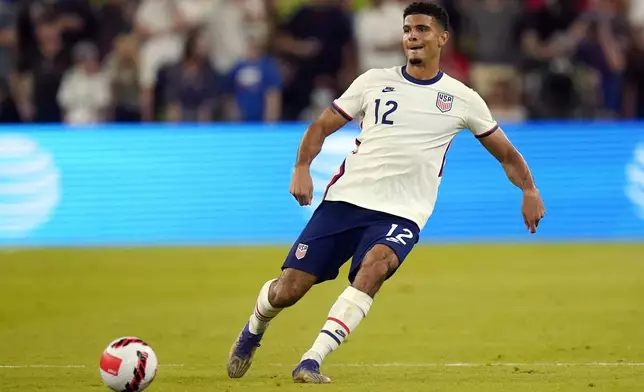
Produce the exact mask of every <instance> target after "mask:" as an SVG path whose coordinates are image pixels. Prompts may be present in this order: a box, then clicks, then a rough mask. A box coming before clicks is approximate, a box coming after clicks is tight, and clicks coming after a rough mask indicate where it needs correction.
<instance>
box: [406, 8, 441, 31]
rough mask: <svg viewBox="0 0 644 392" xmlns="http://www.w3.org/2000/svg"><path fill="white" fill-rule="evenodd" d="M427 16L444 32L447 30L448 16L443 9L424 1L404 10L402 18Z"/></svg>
mask: <svg viewBox="0 0 644 392" xmlns="http://www.w3.org/2000/svg"><path fill="white" fill-rule="evenodd" d="M419 14H422V15H428V16H431V17H433V18H434V19H435V20H436V21H437V22H438V23H439V24H440V25H441V26H442V27H443V29H445V30H449V15H448V14H447V11H445V9H444V8H443V7H441V6H439V5H437V4H434V3H429V2H426V1H416V2H413V3H411V4H409V5H408V6H407V8H405V12H404V13H403V18H406V17H407V16H408V15H419Z"/></svg>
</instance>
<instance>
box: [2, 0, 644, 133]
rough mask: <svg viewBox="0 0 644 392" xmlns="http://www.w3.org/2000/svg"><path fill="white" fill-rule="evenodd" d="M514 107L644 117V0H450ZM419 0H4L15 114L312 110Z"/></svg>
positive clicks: (147, 116)
mask: <svg viewBox="0 0 644 392" xmlns="http://www.w3.org/2000/svg"><path fill="white" fill-rule="evenodd" d="M437 2H439V3H441V4H442V5H443V6H444V7H446V8H447V10H448V12H449V13H450V16H451V23H452V40H451V42H450V44H449V46H448V47H447V48H446V49H445V50H444V53H443V59H442V68H443V70H444V71H445V72H447V73H448V74H450V75H452V76H453V77H455V78H457V79H459V80H461V81H463V82H465V83H466V84H468V85H470V86H471V87H473V88H475V89H476V90H477V91H478V92H479V93H480V94H481V95H482V96H483V97H484V98H485V99H486V101H487V102H488V104H489V105H490V107H491V109H492V111H493V112H494V115H495V116H496V117H497V118H498V119H499V120H505V121H512V120H516V121H521V120H525V119H535V118H606V117H608V118H643V117H644V0H630V1H629V0H442V1H437ZM407 3H409V0H309V1H305V0H0V122H4V123H14V122H53V123H57V122H66V123H70V124H87V123H100V122H106V121H117V122H138V121H181V122H193V121H245V122H257V121H264V122H273V121H279V120H286V121H289V120H305V121H307V120H311V119H312V118H314V117H315V116H316V115H317V114H318V113H319V112H320V111H321V110H323V109H324V108H326V107H328V106H329V104H330V103H331V101H332V99H334V97H336V96H337V95H338V94H339V93H341V92H342V91H343V90H344V89H345V88H346V87H347V86H348V84H349V83H351V81H352V80H353V79H354V78H355V77H356V76H357V75H358V74H359V73H361V72H363V71H365V70H367V69H369V68H374V67H391V66H395V65H400V64H403V63H404V56H403V54H402V52H401V48H400V41H401V34H402V27H401V26H402V9H403V8H404V6H405V5H406V4H407Z"/></svg>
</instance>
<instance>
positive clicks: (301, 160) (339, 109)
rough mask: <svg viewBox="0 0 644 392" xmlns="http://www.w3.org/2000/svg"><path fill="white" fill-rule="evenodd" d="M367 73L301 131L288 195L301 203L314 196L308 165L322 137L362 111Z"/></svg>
mask: <svg viewBox="0 0 644 392" xmlns="http://www.w3.org/2000/svg"><path fill="white" fill-rule="evenodd" d="M368 73H369V72H365V73H364V74H362V75H360V76H358V78H357V79H356V80H354V82H353V83H352V84H351V86H349V88H348V89H347V91H345V92H344V94H342V96H341V97H340V98H338V99H336V100H335V101H334V102H333V106H332V107H330V108H328V109H326V110H325V111H324V112H323V113H322V114H321V115H320V117H319V118H318V119H317V120H316V121H315V122H313V124H311V125H310V126H309V127H308V129H307V130H306V132H304V136H303V137H302V141H301V142H300V147H299V148H298V150H297V160H296V161H295V169H294V171H293V179H292V180H291V187H290V192H291V194H292V195H293V197H295V199H296V200H297V201H298V203H300V205H301V206H305V205H310V204H311V200H312V199H313V179H311V173H310V171H309V168H310V167H311V163H312V162H313V159H315V157H316V156H318V154H319V153H320V151H321V150H322V145H323V144H324V140H325V139H326V138H327V137H328V136H329V135H331V134H333V133H334V132H335V131H337V130H338V129H340V128H342V127H343V126H344V125H345V124H346V123H348V122H349V121H351V120H353V117H354V116H356V115H357V114H358V113H360V111H362V109H363V103H364V100H363V95H364V94H363V93H364V89H365V84H366V79H367V75H368Z"/></svg>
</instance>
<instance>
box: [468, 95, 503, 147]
mask: <svg viewBox="0 0 644 392" xmlns="http://www.w3.org/2000/svg"><path fill="white" fill-rule="evenodd" d="M471 92H472V95H471V97H470V101H469V106H468V111H467V120H466V123H465V126H466V127H467V128H468V129H469V130H470V131H471V132H472V133H473V134H474V136H475V137H476V138H477V139H480V138H484V137H486V136H489V135H491V134H493V133H494V132H495V131H496V130H497V129H499V124H498V123H497V122H496V120H495V119H494V117H492V113H491V112H490V109H489V108H488V107H487V104H486V103H485V101H484V100H483V98H481V96H480V95H479V94H478V93H477V92H476V91H474V90H471Z"/></svg>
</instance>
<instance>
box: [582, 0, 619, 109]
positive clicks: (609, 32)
mask: <svg viewBox="0 0 644 392" xmlns="http://www.w3.org/2000/svg"><path fill="white" fill-rule="evenodd" d="M595 7H596V8H594V9H593V11H592V12H589V13H587V14H584V15H582V17H581V18H580V20H581V21H582V23H584V24H585V25H586V26H587V33H586V37H585V38H584V39H583V40H582V42H581V43H580V46H579V49H578V54H577V57H578V58H579V59H580V60H581V61H582V62H583V63H584V64H587V65H588V66H590V67H591V68H592V69H593V70H595V71H596V72H597V74H598V77H599V80H600V88H601V92H602V94H601V102H600V103H601V107H600V110H601V114H603V115H607V116H611V117H615V116H617V115H618V114H619V113H620V112H621V104H622V72H623V71H624V68H625V50H626V47H627V35H626V34H627V33H628V30H627V28H626V21H625V20H623V19H621V18H620V15H619V14H618V9H617V3H616V1H614V0H597V1H596V4H595Z"/></svg>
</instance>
